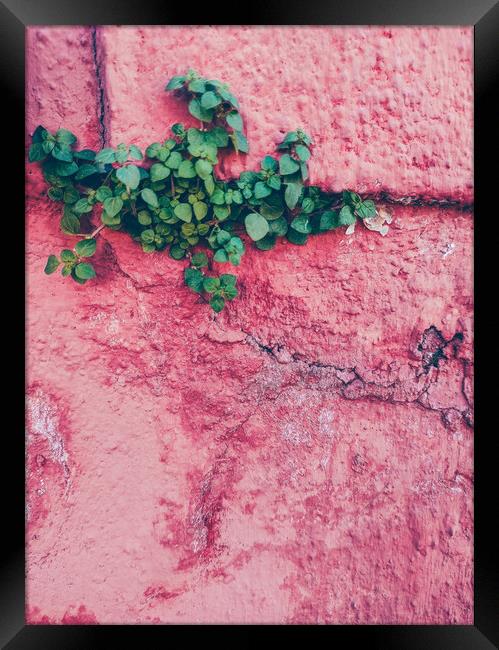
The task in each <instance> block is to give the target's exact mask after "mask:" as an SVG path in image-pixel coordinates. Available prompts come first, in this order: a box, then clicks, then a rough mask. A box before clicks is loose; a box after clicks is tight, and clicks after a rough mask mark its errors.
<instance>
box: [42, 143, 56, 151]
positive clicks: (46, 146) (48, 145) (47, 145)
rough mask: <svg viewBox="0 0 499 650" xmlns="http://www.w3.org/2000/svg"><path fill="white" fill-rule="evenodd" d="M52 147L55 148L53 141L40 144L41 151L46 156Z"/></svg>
mask: <svg viewBox="0 0 499 650" xmlns="http://www.w3.org/2000/svg"><path fill="white" fill-rule="evenodd" d="M54 147H55V142H54V141H53V140H44V141H43V142H42V149H43V150H44V151H45V153H47V154H49V153H50V152H51V151H52V149H53V148H54Z"/></svg>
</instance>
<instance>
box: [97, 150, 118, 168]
mask: <svg viewBox="0 0 499 650" xmlns="http://www.w3.org/2000/svg"><path fill="white" fill-rule="evenodd" d="M95 162H97V163H103V164H107V163H114V162H116V154H115V153H114V149H111V148H110V147H107V148H105V149H102V150H101V151H99V152H98V153H97V154H96V156H95Z"/></svg>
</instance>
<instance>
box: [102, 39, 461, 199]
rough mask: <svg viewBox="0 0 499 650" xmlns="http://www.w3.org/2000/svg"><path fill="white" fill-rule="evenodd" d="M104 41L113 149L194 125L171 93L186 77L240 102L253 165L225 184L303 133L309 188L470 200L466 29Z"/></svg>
mask: <svg viewBox="0 0 499 650" xmlns="http://www.w3.org/2000/svg"><path fill="white" fill-rule="evenodd" d="M100 37H101V39H102V42H103V46H104V48H105V58H106V75H107V92H108V97H109V113H108V119H109V126H110V136H111V141H112V142H113V143H115V144H118V143H119V142H120V141H122V140H123V139H124V140H127V141H128V140H133V141H134V142H136V143H137V144H140V145H146V144H149V143H150V142H153V141H155V140H156V139H159V138H162V137H164V136H165V133H166V130H167V128H168V127H169V126H170V124H171V122H172V121H176V120H185V119H187V120H189V119H190V121H191V122H194V120H193V118H190V117H187V118H186V111H185V106H184V105H183V103H182V102H179V101H178V100H177V99H175V98H174V97H172V95H171V94H170V93H168V94H167V93H165V92H164V86H165V83H166V81H167V80H168V79H170V77H171V76H173V75H174V74H179V72H182V71H185V70H187V69H188V68H190V67H191V68H194V69H195V70H197V71H198V72H200V73H201V74H202V75H205V76H207V77H214V78H219V79H223V80H224V81H226V82H227V83H228V84H229V85H230V87H231V89H232V90H233V92H234V93H235V94H236V96H237V97H239V98H240V99H241V110H242V115H243V117H244V119H245V124H246V128H247V134H248V139H249V143H250V155H249V156H248V158H242V159H241V160H240V161H237V159H236V158H235V157H234V156H231V157H230V159H229V160H227V162H226V165H225V172H226V174H227V175H228V176H232V175H234V174H236V173H239V172H240V171H241V170H242V169H243V168H245V167H246V168H247V165H248V164H249V166H251V167H256V166H257V165H258V163H259V161H260V159H261V158H262V157H263V156H264V155H266V154H267V153H271V152H272V151H273V148H274V146H275V143H277V142H279V141H280V140H281V139H282V137H283V135H284V133H286V131H290V130H293V129H295V128H297V127H300V126H301V127H302V128H303V129H304V130H305V131H307V132H308V133H309V134H310V135H311V137H312V139H313V141H314V142H315V143H316V145H315V148H314V155H313V157H312V160H311V163H310V176H311V182H313V183H319V184H320V185H322V186H324V187H326V188H328V189H332V190H337V191H341V190H343V189H345V187H356V188H357V189H358V190H359V191H362V192H370V193H371V192H382V191H384V192H387V193H389V194H392V195H395V196H410V195H417V196H423V197H425V198H428V199H435V198H440V199H441V198H453V199H459V200H463V201H466V202H470V201H471V199H472V193H473V181H472V169H473V167H472V157H471V154H470V152H471V149H472V142H473V131H472V116H473V94H472V91H473V88H472V56H473V30H472V29H471V28H462V29H457V28H445V27H434V28H428V27H424V28H414V27H412V28H411V27H377V28H363V27H352V28H344V27H309V28H307V29H303V28H302V27H280V28H273V27H218V26H212V27H190V28H185V27H177V28H168V29H165V28H158V27H142V28H123V27H108V28H105V29H103V30H102V32H101V35H100Z"/></svg>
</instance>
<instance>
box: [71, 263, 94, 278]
mask: <svg viewBox="0 0 499 650" xmlns="http://www.w3.org/2000/svg"><path fill="white" fill-rule="evenodd" d="M75 274H76V277H78V278H80V280H90V279H92V278H95V270H94V267H93V266H92V265H91V264H90V263H89V262H80V264H77V266H76V267H75Z"/></svg>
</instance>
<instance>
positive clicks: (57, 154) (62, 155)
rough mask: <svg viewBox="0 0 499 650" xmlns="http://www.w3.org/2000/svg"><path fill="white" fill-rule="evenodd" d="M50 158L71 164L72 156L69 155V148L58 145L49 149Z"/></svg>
mask: <svg viewBox="0 0 499 650" xmlns="http://www.w3.org/2000/svg"><path fill="white" fill-rule="evenodd" d="M51 152H52V156H53V157H54V158H55V159H56V160H62V161H63V162H72V160H73V154H72V153H71V149H70V148H69V147H65V146H64V145H63V146H60V145H55V147H53V148H52V149H51Z"/></svg>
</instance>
